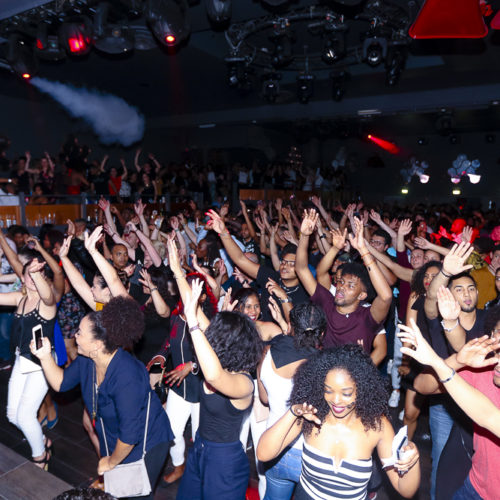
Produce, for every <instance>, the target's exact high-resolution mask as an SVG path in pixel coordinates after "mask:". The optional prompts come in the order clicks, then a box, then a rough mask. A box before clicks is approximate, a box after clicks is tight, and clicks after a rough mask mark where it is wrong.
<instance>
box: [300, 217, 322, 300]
mask: <svg viewBox="0 0 500 500" xmlns="http://www.w3.org/2000/svg"><path fill="white" fill-rule="evenodd" d="M318 217H319V215H318V214H317V212H316V210H314V209H310V210H305V211H304V218H303V219H302V224H301V226H300V239H299V245H298V247H297V255H296V258H295V272H296V273H297V276H298V278H299V279H300V281H301V283H302V285H304V288H305V289H306V291H307V293H308V294H309V295H314V292H315V291H316V287H317V285H318V282H317V281H316V279H315V278H314V276H313V274H312V273H311V270H310V269H309V265H308V259H307V251H308V248H309V237H310V236H311V234H312V233H313V231H314V228H315V227H316V222H317V220H318Z"/></svg>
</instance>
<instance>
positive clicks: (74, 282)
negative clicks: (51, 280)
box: [59, 236, 96, 311]
mask: <svg viewBox="0 0 500 500" xmlns="http://www.w3.org/2000/svg"><path fill="white" fill-rule="evenodd" d="M72 239H73V236H68V237H67V238H66V239H65V240H64V243H63V244H62V246H61V248H60V250H59V258H60V259H61V262H62V265H63V269H64V272H65V273H66V276H67V278H68V279H69V282H70V283H71V286H72V287H73V289H74V290H75V291H76V292H77V293H78V295H80V297H81V298H82V299H83V300H84V301H85V303H86V304H87V305H88V306H89V307H90V308H91V309H92V311H95V310H96V302H95V300H94V295H93V294H92V289H91V288H90V286H89V284H88V283H87V282H86V281H85V278H84V277H83V276H82V275H81V273H80V271H79V270H78V269H77V268H76V267H75V265H74V264H73V262H71V260H70V259H69V258H68V252H69V248H70V245H71V240H72Z"/></svg>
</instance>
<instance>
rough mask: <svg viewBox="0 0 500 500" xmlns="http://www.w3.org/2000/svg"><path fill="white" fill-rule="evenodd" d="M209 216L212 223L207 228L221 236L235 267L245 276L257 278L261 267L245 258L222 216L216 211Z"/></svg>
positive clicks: (209, 212) (211, 211) (209, 213)
mask: <svg viewBox="0 0 500 500" xmlns="http://www.w3.org/2000/svg"><path fill="white" fill-rule="evenodd" d="M208 216H209V217H210V221H209V222H208V224H207V226H208V227H209V228H210V229H213V230H214V231H215V232H216V233H217V234H218V235H219V236H220V239H221V241H222V244H223V245H224V248H225V250H226V252H227V253H228V255H229V257H230V259H231V260H232V261H233V263H234V265H235V266H238V267H239V268H240V269H241V270H242V271H243V272H244V273H245V274H248V276H251V277H252V278H254V279H255V278H257V274H258V272H259V268H260V265H259V264H255V262H252V261H251V260H249V259H247V258H246V257H245V254H244V253H243V252H242V251H241V249H240V247H239V246H238V245H237V244H236V243H235V242H234V240H233V238H232V237H231V234H230V233H229V231H228V230H227V229H226V225H225V224H224V221H223V220H222V218H221V217H220V215H219V214H218V213H217V212H215V211H214V210H209V211H208Z"/></svg>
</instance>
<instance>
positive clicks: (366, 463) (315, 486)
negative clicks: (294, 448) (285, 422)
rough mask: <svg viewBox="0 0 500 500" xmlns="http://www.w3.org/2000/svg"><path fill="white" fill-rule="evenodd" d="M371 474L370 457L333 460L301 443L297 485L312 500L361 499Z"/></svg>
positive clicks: (364, 495)
mask: <svg viewBox="0 0 500 500" xmlns="http://www.w3.org/2000/svg"><path fill="white" fill-rule="evenodd" d="M371 475H372V459H371V457H370V458H369V459H367V460H344V459H342V460H341V461H340V464H339V465H338V466H337V465H336V463H335V459H334V458H332V457H330V456H328V455H325V454H324V453H323V452H321V451H319V450H317V449H316V448H314V447H312V446H311V445H309V444H307V443H306V442H304V450H303V452H302V474H301V476H300V485H301V486H302V488H303V489H304V491H305V493H307V494H308V495H309V497H310V498H312V499H314V500H327V499H328V500H330V499H342V500H344V499H346V500H363V499H365V498H366V488H367V486H368V481H369V480H370V476H371Z"/></svg>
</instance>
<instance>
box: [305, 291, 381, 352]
mask: <svg viewBox="0 0 500 500" xmlns="http://www.w3.org/2000/svg"><path fill="white" fill-rule="evenodd" d="M311 302H312V303H313V304H317V305H319V306H320V307H321V308H322V309H323V311H324V312H325V316H326V322H327V326H326V333H325V337H324V338H323V347H333V346H338V345H344V344H356V343H358V341H363V349H364V350H365V351H366V352H367V353H370V352H371V350H372V344H373V340H374V339H375V337H376V335H377V333H378V332H379V331H380V329H381V327H382V324H381V323H377V322H376V321H375V320H374V319H373V316H372V315H371V312H370V309H371V305H370V304H366V303H361V304H360V305H359V306H358V308H357V309H356V310H355V311H354V312H352V313H350V314H341V313H339V312H338V311H337V308H336V307H335V298H334V297H333V295H332V294H331V293H330V292H329V290H327V289H326V288H325V287H324V286H321V285H320V284H319V283H318V284H317V286H316V290H315V292H314V294H313V295H312V297H311Z"/></svg>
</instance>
